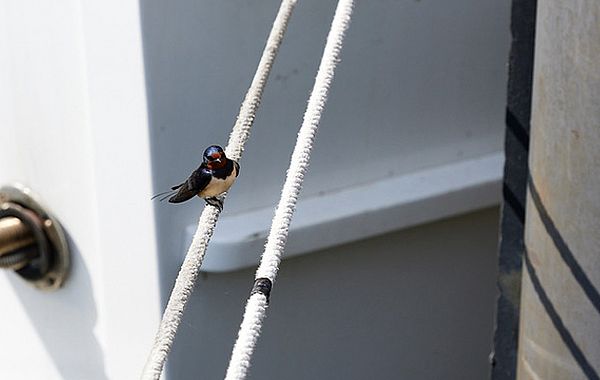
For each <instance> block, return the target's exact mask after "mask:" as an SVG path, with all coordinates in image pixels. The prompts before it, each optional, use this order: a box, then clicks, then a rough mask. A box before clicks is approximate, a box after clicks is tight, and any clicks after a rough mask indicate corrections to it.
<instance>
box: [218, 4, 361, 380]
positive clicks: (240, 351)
mask: <svg viewBox="0 0 600 380" xmlns="http://www.w3.org/2000/svg"><path fill="white" fill-rule="evenodd" d="M352 8H353V0H340V1H339V2H338V5H337V9H336V11H335V16H334V18H333V22H332V24H331V29H330V31H329V35H328V37H327V43H326V45H325V50H324V52H323V57H322V59H321V64H320V66H319V71H318V73H317V77H316V79H315V85H314V87H313V90H312V93H311V95H310V98H309V101H308V106H307V108H306V112H305V114H304V120H303V122H302V127H301V128H300V131H299V133H298V138H297V140H296V146H295V148H294V152H293V154H292V158H291V162H290V166H289V169H288V172H287V177H286V180H285V184H284V185H283V189H282V191H281V198H280V200H279V205H278V206H277V210H276V211H275V216H274V217H273V222H272V224H271V231H270V233H269V237H268V238H267V243H266V245H265V250H264V252H263V255H262V258H261V262H260V265H259V267H258V270H257V271H256V277H255V278H256V280H255V286H254V289H253V291H252V293H251V295H250V298H249V299H248V302H247V304H246V310H245V312H244V317H243V320H242V324H241V326H240V331H239V333H238V338H237V341H236V342H235V346H234V347H233V352H232V354H231V359H230V361H229V368H228V369H227V374H226V376H225V379H226V380H243V379H245V378H246V375H247V373H248V368H249V367H250V361H251V359H252V354H253V352H254V347H255V346H256V342H257V340H258V337H259V335H260V330H261V327H262V322H263V320H264V318H265V315H266V311H267V306H268V299H269V294H270V290H271V286H272V283H273V282H274V281H275V277H276V276H277V271H278V269H279V263H280V262H281V256H282V255H283V250H284V248H285V244H286V241H287V235H288V231H289V228H290V223H291V221H292V216H293V215H294V211H295V209H296V202H297V200H298V195H299V193H300V190H301V188H302V182H303V180H304V175H305V174H306V171H307V169H308V164H309V161H310V153H311V150H312V146H313V142H314V139H315V134H316V132H317V128H318V126H319V121H320V120H321V115H322V113H323V110H324V108H325V103H326V101H327V96H328V93H329V88H330V86H331V82H332V81H333V76H334V72H335V67H336V65H337V63H338V62H339V56H340V52H341V49H342V42H343V39H344V34H345V32H346V30H347V29H348V25H349V23H350V17H351V15H352Z"/></svg>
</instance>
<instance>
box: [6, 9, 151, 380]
mask: <svg viewBox="0 0 600 380" xmlns="http://www.w3.org/2000/svg"><path fill="white" fill-rule="evenodd" d="M0 25H1V26H0V28H1V29H0V30H1V31H0V81H1V82H0V118H1V119H0V134H1V135H2V143H3V144H2V145H3V146H2V149H0V183H1V184H7V183H10V182H13V181H18V182H22V183H24V184H26V185H28V186H30V187H31V188H32V189H33V190H34V191H35V192H37V193H38V194H39V195H40V197H41V198H42V200H43V201H44V202H45V203H46V204H47V205H48V207H49V208H50V210H51V211H52V212H53V213H54V214H55V215H56V216H57V217H58V219H59V220H60V221H61V222H62V224H63V226H64V227H65V229H66V231H67V234H68V235H69V240H70V246H71V249H72V259H73V268H72V272H71V275H70V278H69V279H68V281H67V283H66V284H65V287H64V288H63V289H61V290H59V291H57V292H54V293H42V292H40V291H38V290H35V289H33V288H32V287H30V286H28V285H27V284H25V283H24V282H23V281H22V280H21V279H20V278H18V277H17V276H16V275H15V274H14V273H8V272H4V271H3V272H2V273H0V300H1V301H2V313H1V314H0V339H1V340H2V344H1V345H0V356H1V357H2V358H3V360H2V363H3V365H2V366H1V367H0V378H3V379H17V380H18V379H90V380H94V379H108V378H110V379H130V378H135V377H136V376H138V373H139V371H140V368H141V366H142V365H143V363H144V360H145V355H146V353H147V352H148V350H149V346H150V344H151V341H152V338H153V335H154V329H155V326H156V323H157V321H158V318H159V306H158V302H159V300H158V287H157V267H156V249H155V243H154V224H153V215H152V210H151V208H150V203H149V202H148V199H149V195H150V193H151V190H150V171H149V166H150V164H149V148H148V137H147V124H146V107H145V90H144V82H143V78H144V76H143V66H142V60H141V58H142V55H141V45H140V33H139V12H138V9H137V5H136V3H135V2H131V3H129V4H123V3H122V2H117V1H113V2H110V1H109V2H106V1H105V2H96V3H89V2H86V3H85V4H83V5H82V4H81V2H79V1H74V0H73V1H61V2H45V1H42V2H39V1H4V2H2V3H0ZM132 274H133V275H132Z"/></svg>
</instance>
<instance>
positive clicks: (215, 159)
mask: <svg viewBox="0 0 600 380" xmlns="http://www.w3.org/2000/svg"><path fill="white" fill-rule="evenodd" d="M203 160H204V163H205V164H206V166H208V167H209V168H210V169H219V168H221V167H223V166H225V164H226V163H227V157H226V156H225V152H224V151H223V148H221V147H220V146H218V145H211V146H209V147H208V148H206V150H205V151H204V156H203Z"/></svg>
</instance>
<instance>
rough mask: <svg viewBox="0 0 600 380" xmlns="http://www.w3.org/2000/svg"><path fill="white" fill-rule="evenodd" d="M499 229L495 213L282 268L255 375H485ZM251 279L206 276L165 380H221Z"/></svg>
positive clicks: (244, 274)
mask: <svg viewBox="0 0 600 380" xmlns="http://www.w3.org/2000/svg"><path fill="white" fill-rule="evenodd" d="M497 223H498V213H497V210H496V209H488V210H486V211H482V212H478V213H473V214H468V215H466V216H462V217H458V218H453V219H450V220H446V221H442V222H437V223H434V224H428V225H426V226H423V227H417V228H413V229H409V230H406V231H402V232H397V233H392V234H387V235H384V236H381V237H378V238H374V239H369V240H364V241H362V242H359V243H356V244H349V245H344V246H340V247H337V248H333V249H329V250H326V251H321V252H318V253H315V254H312V255H306V256H301V257H298V258H292V259H289V260H286V261H284V262H283V263H282V268H281V271H280V276H279V277H278V280H277V282H276V284H275V287H274V289H273V292H272V293H271V307H270V308H269V311H268V315H267V319H266V321H265V324H264V329H263V335H262V336H261V338H260V340H259V342H258V346H257V350H256V354H255V360H254V365H253V367H252V368H251V372H250V373H251V375H250V378H251V379H286V380H296V379H298V380H299V379H447V380H451V379H457V380H465V379H484V378H486V377H487V374H488V372H489V369H488V368H489V364H488V355H489V352H490V346H491V336H492V324H493V322H492V320H493V308H494V294H495V287H494V284H495V270H496V268H495V261H496V246H497V233H496V231H497V226H498V224H497ZM253 274H254V272H253V270H244V271H239V272H234V273H227V274H203V275H202V278H201V279H200V281H199V283H198V286H197V287H196V290H195V293H194V294H193V296H192V302H190V306H189V308H188V309H187V310H186V314H185V316H184V321H183V323H182V325H181V330H180V331H179V334H178V336H177V339H176V340H175V344H174V346H173V351H172V353H171V357H170V359H169V362H168V370H169V375H170V376H169V378H170V379H177V380H188V379H189V380H192V379H198V378H202V379H219V378H222V377H223V376H224V374H225V369H226V366H227V361H228V359H229V354H230V351H231V349H232V347H233V343H234V341H235V336H236V334H237V330H238V326H239V323H240V321H241V317H242V312H243V308H244V304H245V301H246V298H247V296H248V294H249V291H250V288H251V285H252V280H253Z"/></svg>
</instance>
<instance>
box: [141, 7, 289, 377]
mask: <svg viewBox="0 0 600 380" xmlns="http://www.w3.org/2000/svg"><path fill="white" fill-rule="evenodd" d="M296 1H297V0H283V1H282V2H281V6H280V8H279V12H278V13H277V17H276V18H275V21H274V22H273V27H272V29H271V32H270V34H269V37H268V39H267V43H266V46H265V48H264V51H263V53H262V56H261V59H260V62H259V64H258V68H257V69H256V73H255V75H254V78H253V79H252V83H251V84H250V88H249V89H248V92H247V93H246V96H245V98H244V101H243V102H242V105H241V107H240V112H239V114H238V117H237V119H236V123H235V125H234V127H233V130H232V131H231V134H230V136H229V142H228V144H227V148H226V149H225V150H226V152H227V153H226V154H227V156H228V157H230V158H232V159H233V160H236V161H239V160H240V158H241V156H242V153H243V151H244V144H245V143H246V141H247V140H248V137H249V136H250V130H251V128H252V123H253V122H254V118H255V115H256V111H257V110H258V107H259V106H260V102H261V99H262V94H263V91H264V88H265V86H266V84H267V79H268V77H269V73H270V71H271V67H272V66H273V62H274V60H275V57H276V55H277V52H278V50H279V46H280V45H281V42H282V40H283V36H284V34H285V31H286V29H287V25H288V22H289V20H290V17H291V15H292V11H293V10H294V6H295V5H296ZM219 214H220V211H218V210H217V208H216V207H205V208H204V210H203V212H202V214H201V215H200V220H199V221H198V229H197V230H196V233H195V234H194V238H193V240H192V244H191V245H190V247H189V249H188V252H187V255H186V257H185V260H184V262H183V264H182V266H181V269H180V271H179V274H178V275H177V279H176V280H175V285H174V287H173V290H172V291H171V296H170V297H169V301H168V303H167V306H166V308H165V311H164V314H163V317H162V321H161V323H160V326H159V328H158V332H157V333H156V337H155V340H154V344H153V346H152V350H151V352H150V355H149V356H148V359H147V361H146V364H145V366H144V369H143V371H142V376H141V379H142V380H158V379H159V378H160V375H161V372H162V370H163V367H164V365H165V362H166V360H167V356H168V355H169V352H170V350H171V346H172V345H173V340H174V338H175V334H176V333H177V329H178V328H179V324H180V323H181V318H182V316H183V311H184V309H185V306H186V304H187V301H188V299H189V296H190V294H191V293H192V291H193V289H194V284H195V283H196V278H197V277H198V272H199V270H200V266H201V265H202V261H203V259H204V254H205V253H206V248H207V246H208V242H209V241H210V238H211V237H212V235H213V232H214V230H215V225H216V223H217V220H218V218H219Z"/></svg>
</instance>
